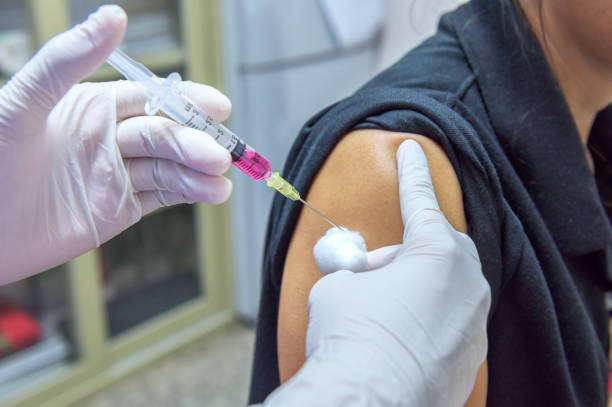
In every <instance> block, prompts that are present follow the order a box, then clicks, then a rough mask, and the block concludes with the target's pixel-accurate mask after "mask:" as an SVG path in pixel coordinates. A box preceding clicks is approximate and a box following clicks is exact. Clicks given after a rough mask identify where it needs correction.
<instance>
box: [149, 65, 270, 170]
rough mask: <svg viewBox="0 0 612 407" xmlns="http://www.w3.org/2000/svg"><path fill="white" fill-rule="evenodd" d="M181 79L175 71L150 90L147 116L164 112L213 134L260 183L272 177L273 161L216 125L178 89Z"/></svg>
mask: <svg viewBox="0 0 612 407" xmlns="http://www.w3.org/2000/svg"><path fill="white" fill-rule="evenodd" d="M180 81H181V77H180V75H179V74H178V73H176V72H174V73H172V74H170V75H169V76H168V78H167V79H166V80H165V81H164V82H162V83H160V84H159V86H155V87H154V88H153V89H149V92H148V93H149V100H148V102H147V105H146V106H145V111H146V113H147V114H156V113H157V112H158V111H160V110H161V111H162V112H163V113H165V114H166V115H167V116H168V117H170V118H171V119H173V120H175V121H176V122H178V123H180V124H182V125H184V126H188V127H191V128H194V129H197V130H201V131H203V132H205V133H207V134H208V135H210V136H211V137H212V138H213V139H215V141H216V142H217V143H219V144H220V145H221V146H222V147H223V148H225V149H227V150H228V151H229V152H230V154H231V155H232V161H233V164H234V165H235V166H236V167H238V168H239V169H240V170H241V171H243V172H244V173H245V174H247V175H248V176H249V177H251V178H253V179H254V180H256V181H259V180H261V179H267V178H268V177H269V176H270V168H271V167H270V161H268V160H267V159H266V158H265V157H263V156H262V155H261V154H259V153H258V152H257V151H255V150H254V149H253V148H252V147H251V146H249V145H248V144H247V143H245V142H244V141H243V140H241V139H240V138H239V137H238V136H236V134H234V132H232V131H231V130H230V129H228V128H227V127H225V126H224V125H222V124H220V123H215V122H214V121H213V119H212V117H210V116H209V115H208V114H207V113H205V112H204V111H202V110H200V109H199V108H198V107H197V106H196V105H195V103H193V102H192V101H191V100H190V99H189V98H188V97H187V96H185V95H184V94H183V93H182V92H181V91H180V90H179V88H178V85H179V83H180Z"/></svg>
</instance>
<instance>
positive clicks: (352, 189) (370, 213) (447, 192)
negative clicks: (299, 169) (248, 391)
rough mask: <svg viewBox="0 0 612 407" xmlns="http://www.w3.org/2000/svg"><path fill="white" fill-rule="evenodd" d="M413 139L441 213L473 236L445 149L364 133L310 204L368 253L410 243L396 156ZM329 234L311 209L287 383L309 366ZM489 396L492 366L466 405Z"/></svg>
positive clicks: (285, 310)
mask: <svg viewBox="0 0 612 407" xmlns="http://www.w3.org/2000/svg"><path fill="white" fill-rule="evenodd" d="M407 138H410V139H413V140H415V141H417V142H418V143H419V144H420V145H421V147H422V148H423V150H424V152H425V155H426V156H427V160H428V163H429V167H430V171H431V178H432V182H433V185H434V189H435V192H436V196H437V198H438V202H439V205H440V209H441V210H442V212H443V213H444V215H445V216H446V218H447V219H448V221H449V222H450V223H451V225H453V227H454V228H455V229H457V230H459V231H460V232H463V233H466V232H467V223H466V220H465V214H464V210H463V200H462V192H461V188H460V186H459V181H458V179H457V176H456V174H455V171H454V170H453V167H452V166H451V164H450V161H449V160H448V158H447V157H446V154H445V153H444V150H442V148H441V147H440V146H439V145H438V144H437V143H435V142H434V141H432V140H431V139H428V138H427V137H424V136H419V135H413V134H406V133H393V132H388V131H383V130H358V131H354V132H352V133H349V134H347V135H346V136H345V137H344V138H343V139H342V140H341V141H340V142H339V143H338V145H337V146H336V147H335V149H334V150H333V151H332V153H331V154H330V156H329V157H328V158H327V160H326V161H325V163H324V164H323V166H322V167H321V169H320V170H319V172H318V174H317V175H316V177H315V179H314V182H313V184H312V186H311V188H310V191H309V192H308V195H307V198H306V199H307V201H308V202H309V203H310V204H311V205H313V206H314V207H315V208H317V209H319V210H320V211H321V212H323V213H324V214H325V215H327V216H329V217H330V218H331V219H332V220H333V221H334V222H336V223H337V224H339V225H342V226H346V227H347V228H349V229H351V230H357V231H359V232H360V233H361V234H362V236H363V238H364V239H365V241H366V244H367V246H368V250H373V249H376V248H379V247H383V246H389V245H393V244H398V243H401V241H402V235H403V224H402V217H401V212H400V205H399V193H398V188H399V186H398V179H397V163H396V158H395V154H396V151H397V149H398V147H399V145H400V144H401V143H402V141H404V140H406V139H407ZM329 227H330V226H329V224H327V223H326V222H324V221H323V220H321V218H319V217H318V216H317V215H315V214H314V213H313V212H312V211H310V210H308V209H304V210H302V213H301V215H300V217H299V220H298V223H297V225H296V229H295V232H294V234H293V237H292V239H291V242H290V244H289V249H288V252H287V259H286V261H285V268H284V273H283V281H282V287H281V295H280V306H279V315H278V332H277V339H278V364H279V371H280V379H281V383H284V382H286V381H287V380H289V379H290V378H291V377H292V376H293V375H294V374H295V373H296V372H297V371H298V370H299V369H300V367H301V366H302V364H303V363H304V361H305V349H306V329H307V327H308V308H307V305H308V295H309V293H310V289H311V288H312V286H313V285H314V284H315V283H316V282H317V281H318V280H319V279H320V278H321V277H322V275H321V273H320V272H319V269H318V267H317V265H316V263H315V260H314V256H313V252H312V249H313V247H314V245H315V243H316V242H317V240H318V239H319V238H320V237H321V236H323V235H324V234H325V232H326V231H327V230H328V229H329ZM486 392H487V363H486V361H485V362H484V363H483V365H482V366H481V368H480V370H479V372H478V376H477V378H476V384H475V386H474V390H473V392H472V394H471V396H470V398H469V399H468V401H467V403H466V406H470V407H475V406H484V405H485V402H486Z"/></svg>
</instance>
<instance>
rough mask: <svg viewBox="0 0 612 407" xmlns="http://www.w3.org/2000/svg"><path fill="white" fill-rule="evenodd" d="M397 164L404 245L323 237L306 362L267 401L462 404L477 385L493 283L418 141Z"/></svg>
mask: <svg viewBox="0 0 612 407" xmlns="http://www.w3.org/2000/svg"><path fill="white" fill-rule="evenodd" d="M397 163H398V178H399V197H400V206H401V211H402V220H403V222H404V228H405V230H404V241H403V243H402V244H401V245H396V246H388V247H383V248H380V249H378V250H374V251H372V252H366V250H367V249H366V244H365V241H364V239H363V238H362V237H361V235H360V234H359V233H357V232H351V231H348V230H340V229H339V228H334V229H331V230H329V231H328V232H327V233H326V234H325V236H324V237H322V238H321V239H320V240H319V241H318V242H317V244H316V245H315V248H314V256H315V259H316V262H317V264H318V266H319V268H320V270H321V273H323V274H325V275H324V276H323V277H322V278H321V279H320V280H319V281H318V282H317V283H316V284H315V285H314V286H313V288H312V290H311V291H310V296H309V298H308V319H309V321H308V332H307V338H306V363H305V365H304V366H303V367H302V369H301V370H300V371H299V372H298V373H297V374H296V375H295V376H294V377H293V378H292V379H291V380H289V382H287V383H286V384H285V385H284V386H282V387H280V388H279V389H277V390H276V391H275V392H274V393H272V394H271V395H270V396H269V397H268V399H266V403H265V406H266V407H268V406H269V407H272V406H298V405H299V406H302V405H303V406H310V405H317V406H330V407H331V406H333V407H336V406H345V405H357V404H358V405H369V406H389V407H390V406H428V407H432V406H433V407H438V406H440V407H442V406H444V407H446V406H461V405H464V403H465V401H466V400H467V398H468V396H469V394H470V392H471V391H472V389H473V387H474V382H475V379H476V374H477V372H478V369H479V367H480V366H481V364H482V363H483V361H484V359H485V356H486V353H487V335H486V323H487V314H488V311H489V307H490V301H491V294H490V290H489V286H488V284H487V281H486V280H485V278H484V276H483V274H482V271H481V265H480V261H479V258H478V253H477V251H476V247H475V246H474V243H473V242H472V241H471V240H470V239H469V237H468V236H466V235H464V234H462V233H460V232H458V231H456V230H455V229H453V227H452V226H451V225H450V224H449V223H448V221H447V220H446V218H445V217H444V215H443V214H442V212H441V211H440V208H439V206H438V202H437V200H436V196H435V192H434V188H433V185H432V182H431V177H430V175H429V167H428V164H427V159H426V158H425V154H424V153H423V151H422V150H421V148H420V147H419V145H418V144H416V142H414V141H405V142H404V143H402V145H401V146H400V148H399V150H398V153H397ZM373 269H375V270H374V271H367V270H373ZM357 271H366V272H360V273H357Z"/></svg>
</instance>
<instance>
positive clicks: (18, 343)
mask: <svg viewBox="0 0 612 407" xmlns="http://www.w3.org/2000/svg"><path fill="white" fill-rule="evenodd" d="M40 337H41V327H40V324H39V323H38V321H36V319H34V318H33V317H32V316H31V315H30V314H28V313H27V312H26V311H24V310H22V309H21V308H18V307H17V306H15V305H12V304H10V303H7V302H0V355H5V354H7V353H11V352H15V351H17V350H20V349H23V348H26V347H28V346H30V345H32V344H33V343H35V342H37V341H38V340H39V339H40Z"/></svg>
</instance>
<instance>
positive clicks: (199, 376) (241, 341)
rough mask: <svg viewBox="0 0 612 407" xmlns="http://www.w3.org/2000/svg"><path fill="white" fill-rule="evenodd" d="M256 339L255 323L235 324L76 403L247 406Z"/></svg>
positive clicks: (96, 406)
mask: <svg viewBox="0 0 612 407" xmlns="http://www.w3.org/2000/svg"><path fill="white" fill-rule="evenodd" d="M253 341H254V331H253V328H252V327H248V326H245V325H242V324H240V323H234V324H232V325H230V326H228V327H225V328H223V329H220V330H218V331H216V332H214V333H212V334H211V335H209V336H207V337H205V338H203V339H202V340H200V341H197V342H195V343H193V344H190V345H189V346H187V347H185V348H183V349H180V350H178V351H176V352H174V353H173V354H171V355H170V356H168V357H166V358H164V359H162V360H160V361H158V362H156V363H154V364H152V365H150V366H149V367H147V368H145V369H143V370H141V371H139V372H137V373H135V374H134V375H131V376H128V377H127V378H126V379H123V380H121V381H119V382H118V383H116V384H114V385H113V386H111V387H109V388H107V389H105V390H102V391H101V392H99V393H97V394H95V395H94V396H93V397H91V398H89V399H87V400H85V401H83V402H81V403H78V404H76V406H77V407H122V406H130V407H141V406H142V407H145V406H146V407H166V406H168V407H170V406H172V407H192V406H194V407H195V406H198V407H226V406H227V407H229V406H231V407H236V406H245V405H246V399H247V391H248V386H249V378H250V374H251V360H252V354H253Z"/></svg>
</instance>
